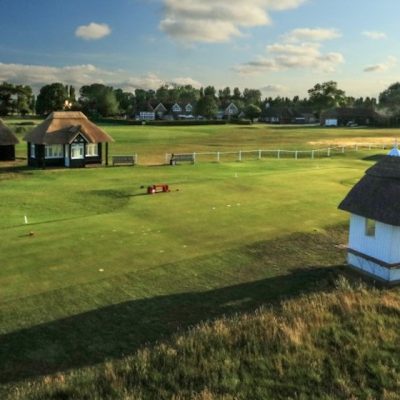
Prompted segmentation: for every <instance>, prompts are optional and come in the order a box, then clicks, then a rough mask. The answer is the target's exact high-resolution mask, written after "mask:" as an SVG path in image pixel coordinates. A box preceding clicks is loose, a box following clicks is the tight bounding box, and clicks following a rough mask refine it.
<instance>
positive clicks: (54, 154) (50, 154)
mask: <svg viewBox="0 0 400 400" xmlns="http://www.w3.org/2000/svg"><path fill="white" fill-rule="evenodd" d="M44 154H45V157H46V158H63V157H64V150H63V146H62V144H52V145H46V146H45V153H44Z"/></svg>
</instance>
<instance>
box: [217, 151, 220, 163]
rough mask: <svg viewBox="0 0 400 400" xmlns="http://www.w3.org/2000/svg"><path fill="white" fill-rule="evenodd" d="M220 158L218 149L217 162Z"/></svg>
mask: <svg viewBox="0 0 400 400" xmlns="http://www.w3.org/2000/svg"><path fill="white" fill-rule="evenodd" d="M219 160H220V155H219V151H217V162H219Z"/></svg>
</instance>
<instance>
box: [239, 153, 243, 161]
mask: <svg viewBox="0 0 400 400" xmlns="http://www.w3.org/2000/svg"><path fill="white" fill-rule="evenodd" d="M239 161H242V151H241V150H240V151H239Z"/></svg>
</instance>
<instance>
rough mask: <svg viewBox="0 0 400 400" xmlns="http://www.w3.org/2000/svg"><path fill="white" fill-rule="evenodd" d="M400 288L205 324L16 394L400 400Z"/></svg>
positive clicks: (329, 296) (295, 302)
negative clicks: (132, 353)
mask: <svg viewBox="0 0 400 400" xmlns="http://www.w3.org/2000/svg"><path fill="white" fill-rule="evenodd" d="M399 317H400V293H399V291H398V290H392V291H386V290H378V289H373V288H369V289H368V288H366V287H365V286H363V285H350V284H349V282H348V281H347V280H346V279H344V278H339V279H338V281H337V284H336V288H335V289H334V290H332V291H330V292H325V293H314V294H309V295H303V296H302V297H300V298H297V299H291V300H287V301H283V302H282V303H280V304H279V305H277V306H275V307H270V308H260V309H258V310H257V311H256V312H254V313H251V314H242V315H239V314H238V315H236V316H233V317H230V318H222V319H218V320H216V321H214V322H212V323H203V324H200V325H198V326H196V327H193V328H191V329H190V330H188V331H187V332H186V333H184V334H179V335H178V334H177V335H175V336H173V337H172V338H171V340H169V341H164V342H160V343H158V344H157V345H155V346H153V347H150V346H147V347H143V348H141V349H140V350H139V351H137V352H136V353H135V354H134V355H133V356H129V357H126V358H124V359H122V360H118V361H112V360H111V361H108V362H106V363H103V364H101V365H99V366H97V367H92V368H88V369H81V370H75V371H73V372H71V373H67V374H58V375H53V376H48V377H44V378H41V379H40V380H37V381H31V382H27V383H25V384H23V385H21V386H18V387H16V388H14V389H13V390H12V393H11V394H10V395H9V398H10V399H175V400H178V399H199V400H200V399H202V400H215V399H225V400H228V399H229V400H230V399H378V398H379V399H387V400H389V399H399V398H400V346H399V343H400V330H399Z"/></svg>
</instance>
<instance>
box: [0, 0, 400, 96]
mask: <svg viewBox="0 0 400 400" xmlns="http://www.w3.org/2000/svg"><path fill="white" fill-rule="evenodd" d="M0 14H1V15H2V25H1V31H2V34H1V40H0V81H3V80H7V81H11V82H15V83H26V84H31V85H32V86H34V87H35V88H36V89H37V88H39V87H40V86H42V85H43V84H46V83H51V82H55V81H62V82H64V83H66V84H67V83H68V84H73V85H75V86H77V87H79V86H81V85H83V84H87V83H92V82H103V83H106V84H111V85H114V86H116V87H123V88H124V89H126V90H134V89H135V88H138V87H143V88H157V87H158V86H160V85H161V84H163V83H169V82H175V83H178V84H185V83H191V84H193V85H196V86H199V85H215V86H216V87H217V88H222V87H225V86H228V85H229V86H231V87H235V86H238V87H240V88H242V89H243V88H245V87H251V88H258V89H262V90H263V93H264V95H271V96H275V95H278V94H280V95H285V96H286V95H287V96H293V95H296V94H298V95H300V96H306V94H307V89H309V88H310V87H312V86H313V85H314V84H315V83H317V82H323V81H326V80H336V81H338V82H339V86H340V87H341V88H342V89H344V90H346V92H347V94H349V95H354V96H377V95H378V94H379V92H380V91H382V90H384V89H385V88H386V87H387V86H388V85H389V84H391V83H393V82H395V81H397V80H399V79H400V74H399V73H400V64H399V63H400V54H399V52H400V50H399V46H398V39H399V38H400V24H399V23H398V15H399V14H400V2H399V1H398V0H381V1H380V2H375V1H365V0H364V1H361V0H351V1H348V0H347V1H345V0H336V1H332V0H114V1H110V0H80V1H78V0H70V1H69V2H66V1H61V0H39V1H32V0H29V1H28V0H0Z"/></svg>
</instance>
